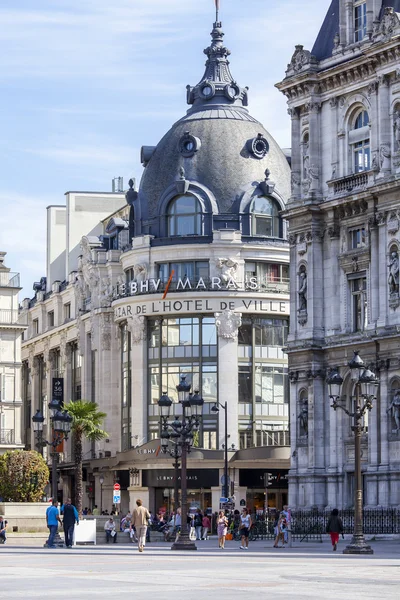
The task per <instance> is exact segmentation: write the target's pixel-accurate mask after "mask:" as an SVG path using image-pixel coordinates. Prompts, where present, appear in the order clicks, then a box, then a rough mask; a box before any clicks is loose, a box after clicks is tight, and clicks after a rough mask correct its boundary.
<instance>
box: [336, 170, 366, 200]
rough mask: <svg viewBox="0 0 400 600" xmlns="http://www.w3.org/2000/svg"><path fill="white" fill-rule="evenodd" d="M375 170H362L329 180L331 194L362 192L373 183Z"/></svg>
mask: <svg viewBox="0 0 400 600" xmlns="http://www.w3.org/2000/svg"><path fill="white" fill-rule="evenodd" d="M373 177H374V171H361V172H360V173H353V174H352V175H346V176H345V177H341V178H340V179H331V180H330V181H328V182H327V183H328V188H329V196H339V195H344V194H351V193H354V192H362V191H363V190H365V189H366V188H367V187H368V185H370V184H372V183H373Z"/></svg>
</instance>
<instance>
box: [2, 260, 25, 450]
mask: <svg viewBox="0 0 400 600" xmlns="http://www.w3.org/2000/svg"><path fill="white" fill-rule="evenodd" d="M5 256H6V252H0V454H3V453H4V452H7V450H17V449H22V448H23V447H24V440H23V435H22V419H21V417H22V399H21V338H22V334H23V332H24V331H25V330H26V326H25V324H24V323H25V319H24V317H23V316H21V315H20V314H19V310H18V294H19V291H20V289H21V287H20V277H19V273H13V272H11V270H10V269H9V268H8V267H6V265H5V264H4V259H5Z"/></svg>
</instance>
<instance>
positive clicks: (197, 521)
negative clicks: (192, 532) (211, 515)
mask: <svg viewBox="0 0 400 600" xmlns="http://www.w3.org/2000/svg"><path fill="white" fill-rule="evenodd" d="M194 527H195V529H196V540H201V530H202V527H203V515H202V514H201V510H200V509H199V508H198V509H197V510H196V514H195V515H194Z"/></svg>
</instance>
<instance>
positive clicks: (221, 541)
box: [217, 510, 228, 548]
mask: <svg viewBox="0 0 400 600" xmlns="http://www.w3.org/2000/svg"><path fill="white" fill-rule="evenodd" d="M227 532H228V519H227V518H226V516H225V514H224V512H223V511H222V510H220V511H219V513H218V520H217V533H218V546H219V547H220V548H225V537H226V534H227Z"/></svg>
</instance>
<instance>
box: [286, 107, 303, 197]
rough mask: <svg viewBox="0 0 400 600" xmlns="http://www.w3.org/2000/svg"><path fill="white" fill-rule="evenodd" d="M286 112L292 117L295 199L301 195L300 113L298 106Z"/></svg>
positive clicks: (293, 191)
mask: <svg viewBox="0 0 400 600" xmlns="http://www.w3.org/2000/svg"><path fill="white" fill-rule="evenodd" d="M288 113H289V115H290V116H291V118H292V201H296V200H298V199H299V198H300V197H301V169H302V155H301V145H300V142H301V140H300V114H299V109H298V108H289V109H288Z"/></svg>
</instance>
